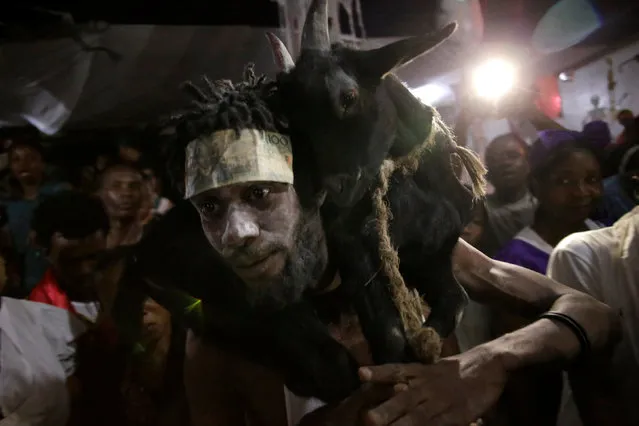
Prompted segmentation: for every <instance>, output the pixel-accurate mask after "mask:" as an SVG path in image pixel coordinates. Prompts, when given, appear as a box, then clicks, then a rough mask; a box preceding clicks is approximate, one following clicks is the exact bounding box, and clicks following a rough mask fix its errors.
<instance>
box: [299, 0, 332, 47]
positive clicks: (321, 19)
mask: <svg viewBox="0 0 639 426" xmlns="http://www.w3.org/2000/svg"><path fill="white" fill-rule="evenodd" d="M330 47H331V41H330V37H329V34H328V1H327V0H313V1H312V2H311V6H310V7H309V8H308V13H307V14H306V21H305V22H304V30H303V31H302V49H314V50H329V49H330Z"/></svg>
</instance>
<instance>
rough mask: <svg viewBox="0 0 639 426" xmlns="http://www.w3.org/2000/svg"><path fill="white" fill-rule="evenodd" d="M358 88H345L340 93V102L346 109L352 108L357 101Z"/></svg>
mask: <svg viewBox="0 0 639 426" xmlns="http://www.w3.org/2000/svg"><path fill="white" fill-rule="evenodd" d="M357 98H358V93H357V89H351V90H345V91H343V92H342V93H341V94H340V104H341V107H342V108H343V109H344V110H348V109H350V108H351V107H352V106H353V105H355V103H357Z"/></svg>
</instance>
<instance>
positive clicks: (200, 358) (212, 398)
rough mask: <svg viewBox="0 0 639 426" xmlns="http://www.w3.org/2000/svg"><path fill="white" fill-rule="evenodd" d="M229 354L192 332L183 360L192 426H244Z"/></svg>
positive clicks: (242, 411)
mask: <svg viewBox="0 0 639 426" xmlns="http://www.w3.org/2000/svg"><path fill="white" fill-rule="evenodd" d="M229 363H230V360H228V359H227V357H226V354H225V353H223V352H222V351H219V350H216V348H214V347H212V346H210V345H206V344H205V343H204V342H203V341H202V340H201V339H199V338H197V337H196V336H195V335H194V334H193V333H192V332H191V331H189V333H188V335H187V341H186V354H185V359H184V388H185V391H186V398H187V400H188V403H189V409H190V412H191V424H192V425H193V426H217V425H219V426H225V425H244V424H245V417H244V414H245V411H244V409H243V408H244V407H243V401H242V398H240V397H239V393H238V392H237V390H236V389H235V383H233V382H234V381H233V380H232V377H231V375H230V371H229V369H228V368H227V367H228V364H229Z"/></svg>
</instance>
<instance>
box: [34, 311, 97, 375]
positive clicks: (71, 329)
mask: <svg viewBox="0 0 639 426" xmlns="http://www.w3.org/2000/svg"><path fill="white" fill-rule="evenodd" d="M40 321H41V322H40V324H41V325H42V329H43V332H44V336H45V337H46V339H47V340H48V341H49V343H50V344H51V349H52V351H53V352H54V353H55V354H56V356H57V357H58V359H59V360H60V363H61V364H62V367H63V368H64V371H65V373H66V375H67V377H69V376H71V375H73V373H74V372H75V364H76V363H75V352H76V342H75V341H76V340H77V338H78V337H80V336H81V335H82V334H83V333H84V332H85V331H86V330H87V326H86V325H85V324H84V323H83V322H82V321H81V320H80V319H79V318H78V317H77V316H76V315H74V314H73V313H71V312H69V311H67V310H65V309H60V308H57V307H55V306H51V305H45V306H43V307H42V309H41V310H40Z"/></svg>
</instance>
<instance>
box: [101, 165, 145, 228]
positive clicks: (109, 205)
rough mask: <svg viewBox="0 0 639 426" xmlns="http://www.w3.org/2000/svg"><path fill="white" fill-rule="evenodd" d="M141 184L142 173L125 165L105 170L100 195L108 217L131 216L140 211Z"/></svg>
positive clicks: (120, 217)
mask: <svg viewBox="0 0 639 426" xmlns="http://www.w3.org/2000/svg"><path fill="white" fill-rule="evenodd" d="M142 184H143V182H142V175H141V174H140V173H139V172H137V171H136V170H133V169H129V168H127V167H115V168H112V169H108V170H107V171H106V172H105V175H104V177H103V179H102V188H101V190H100V195H101V198H102V201H103V202H104V205H105V207H106V210H107V213H108V215H109V217H110V218H112V219H126V218H131V217H134V216H135V215H137V214H138V213H139V212H140V207H141V204H142Z"/></svg>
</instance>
